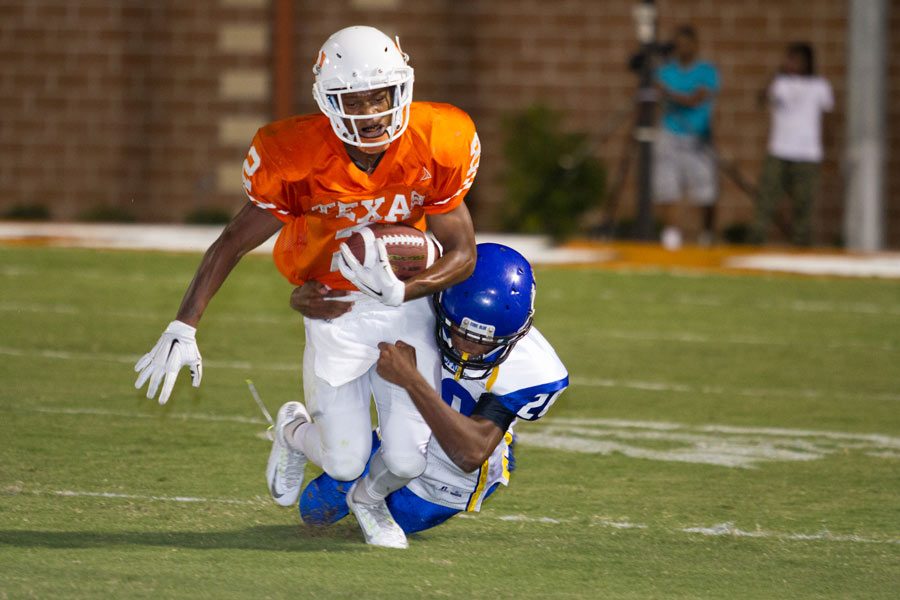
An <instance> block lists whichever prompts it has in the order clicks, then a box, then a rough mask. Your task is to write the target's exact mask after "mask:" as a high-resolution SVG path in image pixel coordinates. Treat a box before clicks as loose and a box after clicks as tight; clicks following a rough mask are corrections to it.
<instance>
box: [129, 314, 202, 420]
mask: <svg viewBox="0 0 900 600" xmlns="http://www.w3.org/2000/svg"><path fill="white" fill-rule="evenodd" d="M196 333H197V328H196V327H191V326H190V325H188V324H187V323H182V322H181V321H172V322H171V323H169V326H168V327H166V330H165V331H164V332H163V334H162V336H160V338H159V341H158V342H156V345H155V346H153V350H151V351H150V352H148V353H147V354H145V355H144V356H143V357H142V358H141V359H140V360H139V361H137V364H136V365H134V370H135V371H137V372H138V373H140V374H139V375H138V378H137V381H136V382H135V383H134V387H135V388H137V389H141V388H142V387H143V386H144V382H146V381H147V379H150V385H149V386H148V387H147V397H148V398H150V399H151V400H152V399H153V397H154V396H155V395H156V390H157V388H159V382H160V381H163V377H164V376H165V380H164V381H163V386H162V391H161V392H160V393H159V403H160V404H165V403H166V402H168V401H169V394H171V393H172V388H173V387H175V380H176V379H177V378H178V372H179V371H180V370H181V367H184V366H187V367H189V368H190V370H191V377H192V380H193V384H194V387H200V379H201V378H202V377H203V359H202V358H201V357H200V349H199V348H197V340H196V339H195V337H194V335H195V334H196Z"/></svg>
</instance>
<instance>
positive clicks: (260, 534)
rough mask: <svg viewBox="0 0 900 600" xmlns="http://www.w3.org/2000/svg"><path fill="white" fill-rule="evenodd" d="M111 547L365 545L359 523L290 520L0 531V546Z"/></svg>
mask: <svg viewBox="0 0 900 600" xmlns="http://www.w3.org/2000/svg"><path fill="white" fill-rule="evenodd" d="M3 546H14V547H19V548H108V547H110V546H161V547H166V548H187V549H191V550H213V549H233V550H268V551H274V552H319V551H322V550H334V551H361V550H364V549H366V545H365V543H364V542H363V539H362V534H360V532H359V530H358V529H356V528H355V527H350V526H342V525H337V526H334V527H329V528H323V529H316V528H311V527H298V526H286V525H255V526H253V527H248V528H246V529H237V530H229V531H202V532H201V531H117V532H106V531H39V530H29V529H3V530H0V547H3Z"/></svg>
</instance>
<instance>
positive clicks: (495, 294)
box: [300, 244, 569, 533]
mask: <svg viewBox="0 0 900 600" xmlns="http://www.w3.org/2000/svg"><path fill="white" fill-rule="evenodd" d="M477 251H478V257H477V260H476V266H475V272H474V273H473V274H472V276H471V277H469V278H468V279H467V280H465V281H463V282H461V283H459V284H456V285H454V286H452V287H450V288H448V289H447V290H445V291H444V292H441V293H438V294H437V295H436V296H435V297H434V305H435V311H436V312H437V317H438V318H437V328H436V338H437V343H438V346H439V348H440V350H441V354H442V357H443V367H444V368H443V375H442V381H441V390H440V395H439V394H438V393H437V391H436V390H434V389H433V388H432V387H431V386H430V385H429V384H428V382H427V381H426V380H425V379H424V378H423V377H421V376H420V375H419V373H418V371H417V369H416V363H415V350H414V348H413V347H412V346H409V345H408V344H405V343H404V342H402V341H398V342H397V343H396V344H390V343H383V344H381V356H380V358H379V360H378V366H377V368H378V372H379V374H380V375H381V376H382V377H384V378H385V379H386V380H388V381H391V382H392V383H395V384H397V385H399V386H401V387H403V388H404V389H406V390H407V391H408V392H409V395H410V397H411V398H412V400H413V402H414V403H415V405H416V407H417V408H418V409H419V411H420V412H421V413H422V415H423V417H424V418H425V421H426V422H427V423H428V425H429V426H430V427H431V429H432V432H433V435H432V438H431V440H430V441H429V444H428V451H427V461H426V468H425V472H424V473H423V474H422V475H420V476H419V477H417V478H415V479H413V480H412V481H410V482H409V483H408V484H407V485H406V487H403V488H401V489H399V490H397V491H395V492H393V493H392V494H390V495H389V496H388V497H387V505H388V507H389V509H390V511H391V514H392V515H393V517H394V519H395V520H396V522H397V523H398V524H399V525H400V526H401V527H402V528H403V530H404V531H405V532H406V533H413V532H416V531H422V530H424V529H429V528H431V527H434V526H436V525H439V524H440V523H443V522H444V521H446V520H447V519H449V518H450V517H452V516H453V515H455V514H457V513H459V512H461V511H478V510H480V508H481V503H482V501H483V500H484V499H485V498H486V497H487V496H488V495H490V494H491V493H492V492H493V491H494V490H495V489H496V488H497V486H498V485H500V484H502V485H507V484H508V483H509V472H510V470H511V469H512V467H513V457H512V452H511V446H512V441H513V435H512V429H513V425H514V423H515V422H516V421H517V420H518V419H522V420H526V421H534V420H537V419H539V418H541V417H543V416H544V415H545V414H546V413H547V411H548V410H549V409H550V407H551V406H552V405H553V403H554V402H555V401H556V400H557V399H558V398H559V396H560V394H562V392H563V391H564V390H565V389H566V387H567V386H568V383H569V379H568V374H567V372H566V369H565V367H564V366H563V364H562V362H561V361H560V359H559V357H558V356H557V355H556V352H555V351H554V350H553V348H552V347H551V346H550V344H549V343H548V342H547V340H546V339H544V336H542V335H541V334H540V332H538V330H537V329H536V328H534V327H532V318H533V314H534V290H535V287H534V276H533V273H532V270H531V266H530V265H529V264H528V262H527V261H526V260H525V258H524V257H522V256H521V255H520V254H519V253H518V252H516V251H515V250H513V249H511V248H508V247H506V246H501V245H498V244H479V245H478V246H477ZM373 437H374V438H375V444H376V445H377V441H378V440H377V435H374V434H373ZM378 460H379V454H378V453H373V456H372V459H371V461H370V466H371V464H372V463H373V462H376V461H378ZM348 503H349V504H350V505H351V506H352V504H353V494H352V485H351V483H350V482H341V481H337V480H335V479H334V478H332V477H330V476H328V475H327V474H324V473H323V474H322V475H320V476H319V477H317V478H316V479H314V480H313V481H312V482H310V483H309V484H308V485H307V486H306V488H305V489H304V491H303V493H302V494H301V496H300V514H301V517H302V519H303V521H304V522H305V523H307V524H310V525H329V524H331V523H334V522H336V521H338V520H339V519H341V518H343V517H344V516H345V515H347V514H348Z"/></svg>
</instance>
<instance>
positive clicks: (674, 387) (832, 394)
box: [569, 375, 900, 402]
mask: <svg viewBox="0 0 900 600" xmlns="http://www.w3.org/2000/svg"><path fill="white" fill-rule="evenodd" d="M569 379H570V381H571V383H572V385H574V386H586V387H603V388H625V389H633V390H641V391H651V392H679V393H692V394H713V395H717V396H718V395H729V394H731V395H736V396H747V397H750V398H767V397H771V396H778V397H788V398H797V397H802V398H823V397H824V398H838V399H846V400H874V401H884V400H887V401H892V402H898V401H900V394H891V393H868V392H847V391H838V390H822V389H812V388H794V389H787V388H759V389H753V388H741V387H725V386H693V385H687V384H681V383H671V382H666V381H633V380H619V379H604V378H598V377H580V376H578V375H572V376H570V378H569Z"/></svg>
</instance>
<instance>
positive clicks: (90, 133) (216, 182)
mask: <svg viewBox="0 0 900 600" xmlns="http://www.w3.org/2000/svg"><path fill="white" fill-rule="evenodd" d="M0 21H2V26H0V111H2V113H3V117H2V128H0V210H6V209H8V208H9V207H10V206H13V205H19V204H45V205H47V206H48V207H49V208H50V210H51V212H52V215H53V216H54V217H56V218H64V219H68V218H76V217H79V216H83V215H85V214H86V213H94V214H96V213H97V211H101V212H105V213H107V214H109V213H118V214H123V215H128V214H131V215H134V216H135V217H136V218H139V219H142V220H160V221H162V220H181V219H183V218H184V217H185V215H187V214H188V213H190V212H191V211H192V210H195V209H197V208H205V207H213V206H225V207H228V209H229V210H230V209H232V208H234V207H235V206H239V205H240V202H241V201H240V198H239V195H238V194H239V190H240V187H239V186H240V172H239V166H238V167H237V169H235V167H234V163H235V162H237V164H238V165H239V164H240V160H238V158H237V157H238V156H240V155H241V154H243V152H244V150H245V149H246V144H247V143H248V140H249V137H248V135H252V129H250V130H249V132H250V133H249V134H248V132H247V131H246V129H247V128H246V127H243V128H242V127H241V118H242V117H244V116H246V115H249V116H250V118H251V119H252V121H253V122H254V123H258V122H259V121H260V120H265V119H266V118H267V117H268V114H267V112H268V106H269V84H268V81H267V77H268V72H267V69H266V67H267V65H268V61H269V56H268V47H267V46H268V30H267V28H268V3H267V2H266V1H265V0H263V1H258V0H257V1H250V0H244V1H240V0H222V1H220V2H216V1H206V2H176V1H160V2H136V1H130V2H108V1H106V0H82V1H79V2H68V1H66V0H29V1H21V2H8V1H4V2H0ZM253 25H255V26H256V31H255V32H254V31H253V27H252V26H253ZM229 27H231V29H229ZM248 27H249V29H248ZM255 40H261V42H262V46H260V45H259V43H258V41H255ZM241 42H243V43H241ZM254 75H255V76H256V79H257V80H260V79H261V83H260V82H259V81H257V83H256V85H255V87H254V85H253V77H254ZM235 129H242V130H241V131H240V132H239V133H237V134H236V133H235V132H234V130H235ZM234 137H239V138H240V140H241V141H240V142H238V143H235V142H234V141H232V138H234ZM223 164H228V165H229V169H227V171H226V169H225V168H222V165H223ZM222 173H225V174H224V175H223V174H222ZM226 187H227V193H225V190H226Z"/></svg>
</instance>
